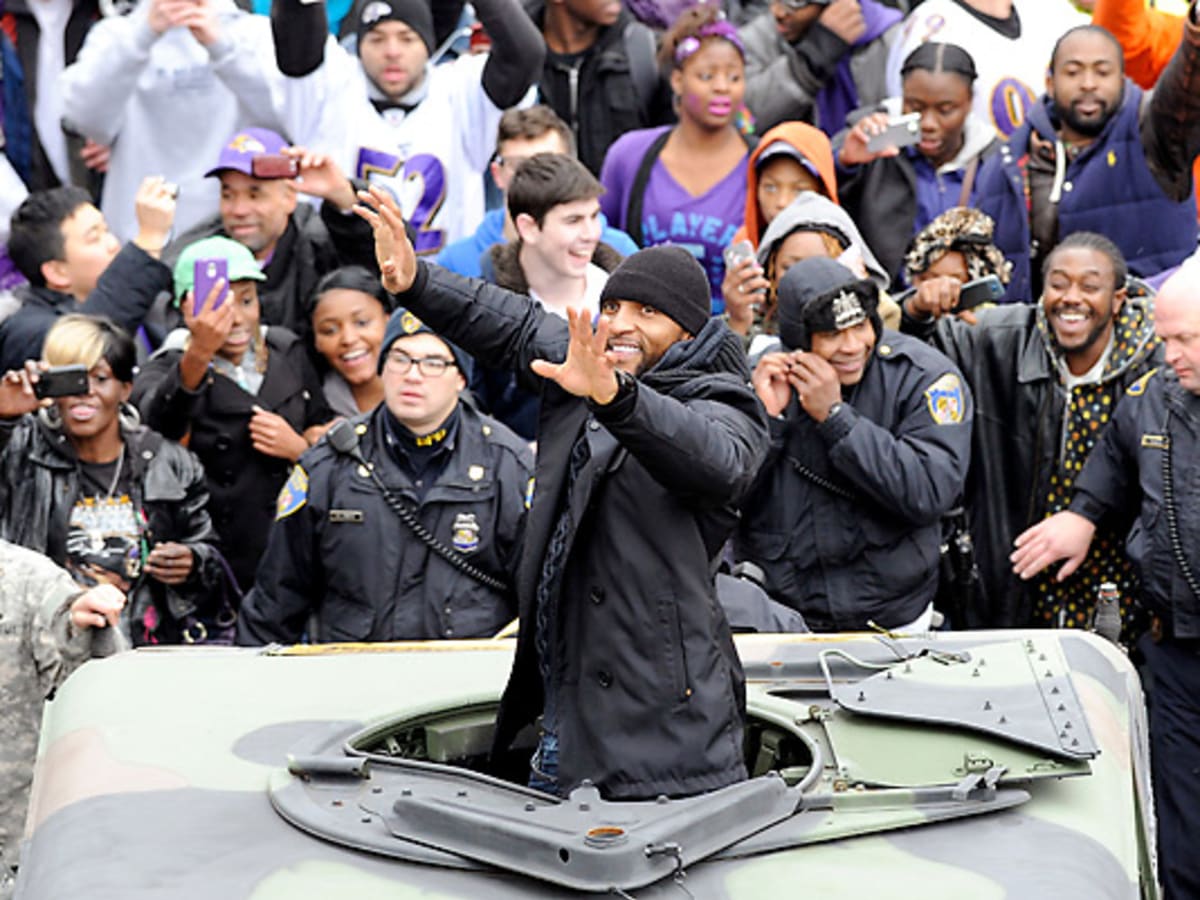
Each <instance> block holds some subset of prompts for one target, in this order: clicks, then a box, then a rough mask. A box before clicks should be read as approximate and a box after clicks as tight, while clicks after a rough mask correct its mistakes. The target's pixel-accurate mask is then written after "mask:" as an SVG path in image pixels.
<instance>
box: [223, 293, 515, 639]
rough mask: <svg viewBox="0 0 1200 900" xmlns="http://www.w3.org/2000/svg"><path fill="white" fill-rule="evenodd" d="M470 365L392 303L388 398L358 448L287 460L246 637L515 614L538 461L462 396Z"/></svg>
mask: <svg viewBox="0 0 1200 900" xmlns="http://www.w3.org/2000/svg"><path fill="white" fill-rule="evenodd" d="M468 364H469V360H468V357H466V355H465V354H463V353H462V352H461V351H460V350H458V348H456V347H454V346H452V345H450V344H448V343H447V342H446V341H444V340H442V339H441V338H440V337H438V336H437V335H436V334H434V333H433V332H432V331H431V330H430V329H429V328H428V327H427V326H425V325H424V324H423V323H422V322H421V321H420V320H419V319H418V318H417V317H416V316H415V315H413V314H412V313H411V312H409V311H407V310H404V309H398V310H396V312H394V313H393V314H392V316H391V318H390V319H389V320H388V325H387V330H386V332H385V333H384V339H383V344H382V346H381V348H380V356H379V371H380V374H381V375H382V376H383V391H384V402H383V403H381V404H380V405H379V406H378V407H377V408H376V409H375V410H374V411H373V412H371V413H367V414H364V415H362V416H359V417H357V418H355V419H352V420H351V425H352V426H353V431H354V437H357V446H356V447H352V448H351V449H349V450H347V448H346V447H345V446H344V445H343V444H342V443H341V442H338V441H333V440H331V439H330V438H332V435H330V437H329V438H327V439H325V440H322V441H321V442H320V443H318V444H317V446H315V447H313V448H312V449H311V450H309V451H308V452H307V453H305V454H304V455H303V456H302V457H301V458H300V461H299V463H297V465H296V467H295V468H294V469H293V470H292V474H291V476H290V477H289V479H288V482H287V484H286V485H284V488H283V490H282V491H281V493H280V495H279V501H278V510H277V514H276V520H275V524H274V526H273V527H272V529H271V536H270V538H269V540H268V543H267V550H266V553H265V554H264V556H263V560H262V563H261V564H260V566H259V569H258V574H257V577H256V580H255V585H254V589H253V590H252V591H251V592H250V593H249V594H248V595H247V596H246V599H245V600H244V601H243V604H242V614H241V617H240V619H239V622H238V642H239V643H242V644H263V643H267V642H270V641H282V642H295V641H297V640H298V639H299V638H300V636H301V635H302V634H304V633H305V632H306V631H307V633H308V635H309V637H310V639H312V640H314V641H386V640H425V639H430V638H468V637H482V636H487V635H492V634H494V633H495V632H496V631H498V630H499V629H500V628H501V627H502V626H503V625H504V624H505V623H506V622H508V621H509V620H510V619H512V618H513V617H514V615H515V613H516V608H515V606H514V604H513V602H512V594H511V591H510V590H509V589H508V583H509V582H510V580H511V573H512V569H513V565H514V562H515V556H516V550H517V547H518V544H519V543H520V539H521V534H522V530H523V527H524V521H525V508H526V495H527V493H528V489H529V486H530V483H531V481H530V479H531V476H532V473H533V459H532V454H531V452H530V450H529V448H528V446H527V444H526V443H525V442H524V441H522V440H521V439H520V438H518V437H517V436H516V435H515V434H513V433H512V432H511V431H509V430H508V429H507V428H505V427H504V426H503V425H501V424H499V423H498V422H496V421H495V420H493V419H490V418H488V417H486V416H483V415H481V414H480V413H478V412H477V411H476V410H475V409H474V408H473V407H472V406H471V405H470V404H469V403H467V402H464V401H462V400H460V399H459V391H461V390H462V389H463V388H464V387H465V385H466V377H467V374H468V372H467V366H468ZM335 427H336V426H335ZM346 427H347V428H349V426H346ZM350 443H351V444H352V445H353V444H354V443H355V441H354V440H353V437H352V438H351V441H350ZM364 463H365V465H364ZM368 467H369V468H368ZM373 475H374V476H378V479H379V480H380V481H381V482H382V485H383V486H384V487H386V488H387V489H388V491H389V493H390V494H392V495H393V500H398V501H399V503H400V504H401V505H402V510H403V509H407V510H408V511H409V513H410V514H411V516H415V519H416V520H418V522H416V523H413V524H416V525H417V526H418V528H420V527H421V526H423V530H425V531H426V532H427V537H425V538H423V537H421V536H419V535H418V534H417V533H416V532H417V529H414V528H413V527H412V524H406V523H405V521H404V520H403V518H404V517H403V515H402V513H398V512H397V511H396V509H394V508H393V507H392V505H390V504H389V502H388V499H387V498H386V497H385V496H384V494H383V491H382V490H381V487H380V484H379V482H377V481H376V478H375V477H373ZM433 543H436V544H439V545H440V546H441V548H442V550H440V551H439V550H438V549H436V548H435V547H433V546H431V544H433ZM446 550H449V551H451V552H450V553H449V554H446V553H445V552H444V551H446ZM448 556H449V557H451V558H447V557H448ZM481 575H482V577H480V576H481ZM312 614H315V618H316V622H315V623H310V622H309V616H310V615H312Z"/></svg>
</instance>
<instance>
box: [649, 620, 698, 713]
mask: <svg viewBox="0 0 1200 900" xmlns="http://www.w3.org/2000/svg"><path fill="white" fill-rule="evenodd" d="M655 609H656V612H657V616H658V631H659V640H660V647H661V656H660V659H661V660H662V662H663V668H664V672H663V674H664V676H665V678H664V681H663V684H665V685H667V686H668V687H669V688H670V692H671V694H670V695H671V700H672V701H673V702H675V703H684V702H686V701H687V700H688V698H689V697H691V695H692V688H691V680H690V679H689V677H688V666H687V651H686V650H685V649H684V641H683V620H682V617H681V616H680V612H679V603H678V602H677V601H676V599H675V597H674V596H665V597H659V598H658V601H657V603H656V604H655Z"/></svg>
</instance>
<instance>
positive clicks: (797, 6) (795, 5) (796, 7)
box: [775, 0, 833, 12]
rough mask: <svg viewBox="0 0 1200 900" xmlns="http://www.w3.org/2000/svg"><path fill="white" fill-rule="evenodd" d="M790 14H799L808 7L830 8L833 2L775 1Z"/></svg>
mask: <svg viewBox="0 0 1200 900" xmlns="http://www.w3.org/2000/svg"><path fill="white" fill-rule="evenodd" d="M775 2H776V3H778V4H779V5H780V6H782V7H783V8H784V9H786V10H788V11H789V12H799V11H800V10H802V9H804V8H805V7H806V6H828V5H829V4H830V3H832V2H833V0H775Z"/></svg>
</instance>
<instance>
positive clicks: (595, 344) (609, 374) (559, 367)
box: [530, 309, 617, 404]
mask: <svg viewBox="0 0 1200 900" xmlns="http://www.w3.org/2000/svg"><path fill="white" fill-rule="evenodd" d="M567 327H568V328H569V329H570V332H571V342H570V344H568V346H567V358H566V359H565V360H564V361H563V362H561V363H552V362H550V361H549V360H545V359H536V360H534V361H533V363H532V364H531V366H530V368H532V369H533V372H534V374H535V375H540V376H541V377H542V378H548V379H549V380H550V381H553V382H554V383H555V384H557V385H558V386H559V387H561V388H562V389H563V390H564V391H566V392H567V393H568V394H574V395H575V396H576V397H587V398H589V399H591V400H594V401H595V402H597V403H600V404H606V403H611V402H612V399H613V397H615V396H616V395H617V374H616V366H615V365H614V362H613V359H614V358H613V356H612V354H610V353H609V351H608V329H609V322H608V319H607V318H605V317H604V316H601V317H600V321H599V322H598V323H597V325H596V329H595V331H593V330H592V323H591V320H590V318H589V317H588V313H587V310H583V309H568V310H567Z"/></svg>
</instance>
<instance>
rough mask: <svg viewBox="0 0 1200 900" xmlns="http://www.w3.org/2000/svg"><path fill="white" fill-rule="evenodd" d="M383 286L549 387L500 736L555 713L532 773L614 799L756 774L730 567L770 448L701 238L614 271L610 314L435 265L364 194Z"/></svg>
mask: <svg viewBox="0 0 1200 900" xmlns="http://www.w3.org/2000/svg"><path fill="white" fill-rule="evenodd" d="M359 196H360V198H361V199H362V200H363V202H364V204H367V205H368V206H369V207H370V208H367V207H363V208H362V214H363V216H364V217H365V218H367V219H368V220H369V221H371V222H372V224H373V225H374V227H375V242H376V254H377V255H378V258H379V263H380V270H381V272H382V273H383V285H384V287H385V288H387V289H388V290H389V291H391V292H392V293H401V292H403V293H401V296H400V297H399V298H398V299H399V301H400V302H401V303H403V304H404V305H406V306H409V307H410V308H413V309H414V310H416V311H417V312H419V313H420V315H421V316H422V317H424V318H425V319H426V320H427V321H429V322H430V323H431V324H433V325H434V326H435V327H436V328H438V329H439V330H440V332H441V333H442V334H443V335H445V336H446V337H447V338H449V339H450V340H453V341H455V342H456V343H458V344H459V345H461V346H462V347H463V348H464V349H466V350H469V351H470V352H471V353H472V354H473V355H474V356H475V357H476V358H477V359H478V360H479V361H481V362H482V363H484V364H485V365H491V366H497V367H498V366H501V365H506V366H508V367H509V368H512V369H513V370H514V371H516V372H517V373H518V375H519V376H520V377H521V378H522V380H523V383H525V384H526V385H528V386H530V387H531V388H534V389H538V390H539V391H540V393H541V396H542V406H541V415H540V419H539V428H538V457H537V469H536V472H535V475H536V488H535V490H534V491H533V496H532V507H531V509H530V513H529V520H528V523H527V524H526V529H525V546H524V551H523V553H522V556H521V564H520V567H519V569H518V572H517V577H516V591H517V600H518V603H519V608H520V616H521V630H520V637H519V639H518V643H517V654H516V660H515V662H514V666H513V671H512V675H511V676H510V678H509V682H508V688H507V690H506V691H505V694H504V699H503V701H502V703H501V708H500V714H499V719H498V721H497V723H496V737H495V742H494V745H493V753H494V755H496V756H497V757H500V756H504V755H505V754H507V753H508V752H509V748H510V747H511V745H512V743H513V741H514V740H515V739H516V737H517V734H518V732H520V731H521V730H522V729H523V728H524V727H525V726H526V725H528V724H530V723H533V722H534V721H535V720H539V716H540V729H541V739H540V742H539V746H538V750H537V753H536V754H535V755H534V758H533V759H532V760H531V764H530V768H531V770H532V776H533V777H532V778H531V784H533V785H534V786H536V787H538V788H541V789H543V790H547V791H550V792H557V793H560V794H563V795H566V794H567V793H569V792H570V791H571V790H572V789H573V788H575V787H577V786H578V785H579V784H580V782H582V781H583V780H584V779H588V780H590V781H591V782H592V783H593V784H595V785H596V787H597V788H598V789H599V790H600V792H601V793H602V794H603V795H604V796H605V797H607V798H610V799H648V798H652V797H656V796H658V795H660V794H665V795H667V796H687V795H690V794H697V793H700V792H703V791H709V790H715V789H717V788H721V787H725V786H726V785H729V784H732V783H734V782H736V781H738V780H740V779H743V778H745V777H746V768H745V763H744V760H743V753H742V726H743V721H744V718H745V687H744V679H743V676H742V670H741V664H740V662H739V660H738V657H737V652H736V650H735V649H734V646H733V641H732V639H731V635H730V631H729V625H728V623H727V621H726V619H725V615H724V613H723V612H722V610H721V607H720V606H719V605H718V602H717V598H716V591H715V588H714V583H713V582H714V575H715V573H716V568H717V563H718V562H719V560H720V554H721V548H722V546H723V545H724V543H725V539H726V538H727V537H728V536H729V534H730V533H731V532H732V530H733V528H734V525H735V524H736V522H737V504H738V503H739V501H740V500H741V498H742V495H743V494H744V493H745V492H746V490H747V488H748V487H749V486H750V482H751V480H752V479H753V477H754V473H755V471H756V470H757V469H758V466H759V464H760V463H761V462H762V460H763V456H764V454H765V452H766V449H767V440H768V438H767V427H766V421H765V416H764V413H763V411H762V407H761V405H760V403H759V401H758V399H757V398H756V397H755V396H754V392H753V390H752V388H751V387H750V384H749V380H750V372H749V370H748V368H747V366H746V361H745V354H744V353H743V351H742V345H741V342H740V340H739V339H738V338H737V337H736V336H735V335H734V334H733V333H732V332H730V331H729V329H728V328H727V327H726V326H725V324H724V323H723V322H722V321H720V320H719V319H713V318H711V317H710V316H709V308H710V306H709V305H710V296H709V289H708V278H707V276H706V275H705V273H704V270H703V269H702V268H701V267H700V264H699V263H698V262H697V261H696V259H695V257H693V256H692V255H691V254H690V253H689V252H688V251H687V250H686V249H684V248H682V247H676V246H657V247H651V248H648V249H646V250H641V251H639V252H637V253H635V254H633V255H632V256H630V257H629V258H628V259H626V260H625V261H624V262H622V263H621V265H620V266H618V267H617V268H616V270H614V272H613V273H612V275H610V276H609V279H608V282H607V283H606V284H605V286H604V291H603V292H602V294H601V297H600V316H599V318H598V320H597V324H596V325H595V327H594V328H593V326H592V324H591V320H590V317H589V316H588V315H587V314H586V313H584V312H582V311H576V310H572V311H570V312H569V314H568V321H566V322H564V321H563V320H562V319H561V318H559V317H558V316H555V315H552V314H550V313H548V312H547V311H546V310H545V309H543V308H542V307H541V305H540V304H538V303H536V302H535V301H533V300H531V299H530V298H528V297H526V296H522V295H520V294H515V293H512V292H509V291H505V290H502V289H500V288H498V287H495V286H492V285H486V284H483V283H481V282H478V281H471V280H468V279H464V278H460V277H459V276H456V275H454V274H452V273H450V272H447V271H445V270H444V269H440V268H438V267H436V266H426V265H424V264H423V263H418V262H417V260H416V258H415V255H414V253H413V249H412V245H411V244H410V243H409V242H408V240H407V238H405V237H404V234H403V223H402V222H401V220H400V216H399V214H398V211H397V210H396V207H395V204H394V202H393V201H392V200H391V198H390V197H387V196H386V195H384V194H383V192H381V191H379V189H378V188H372V191H371V193H370V194H360V195H359Z"/></svg>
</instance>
